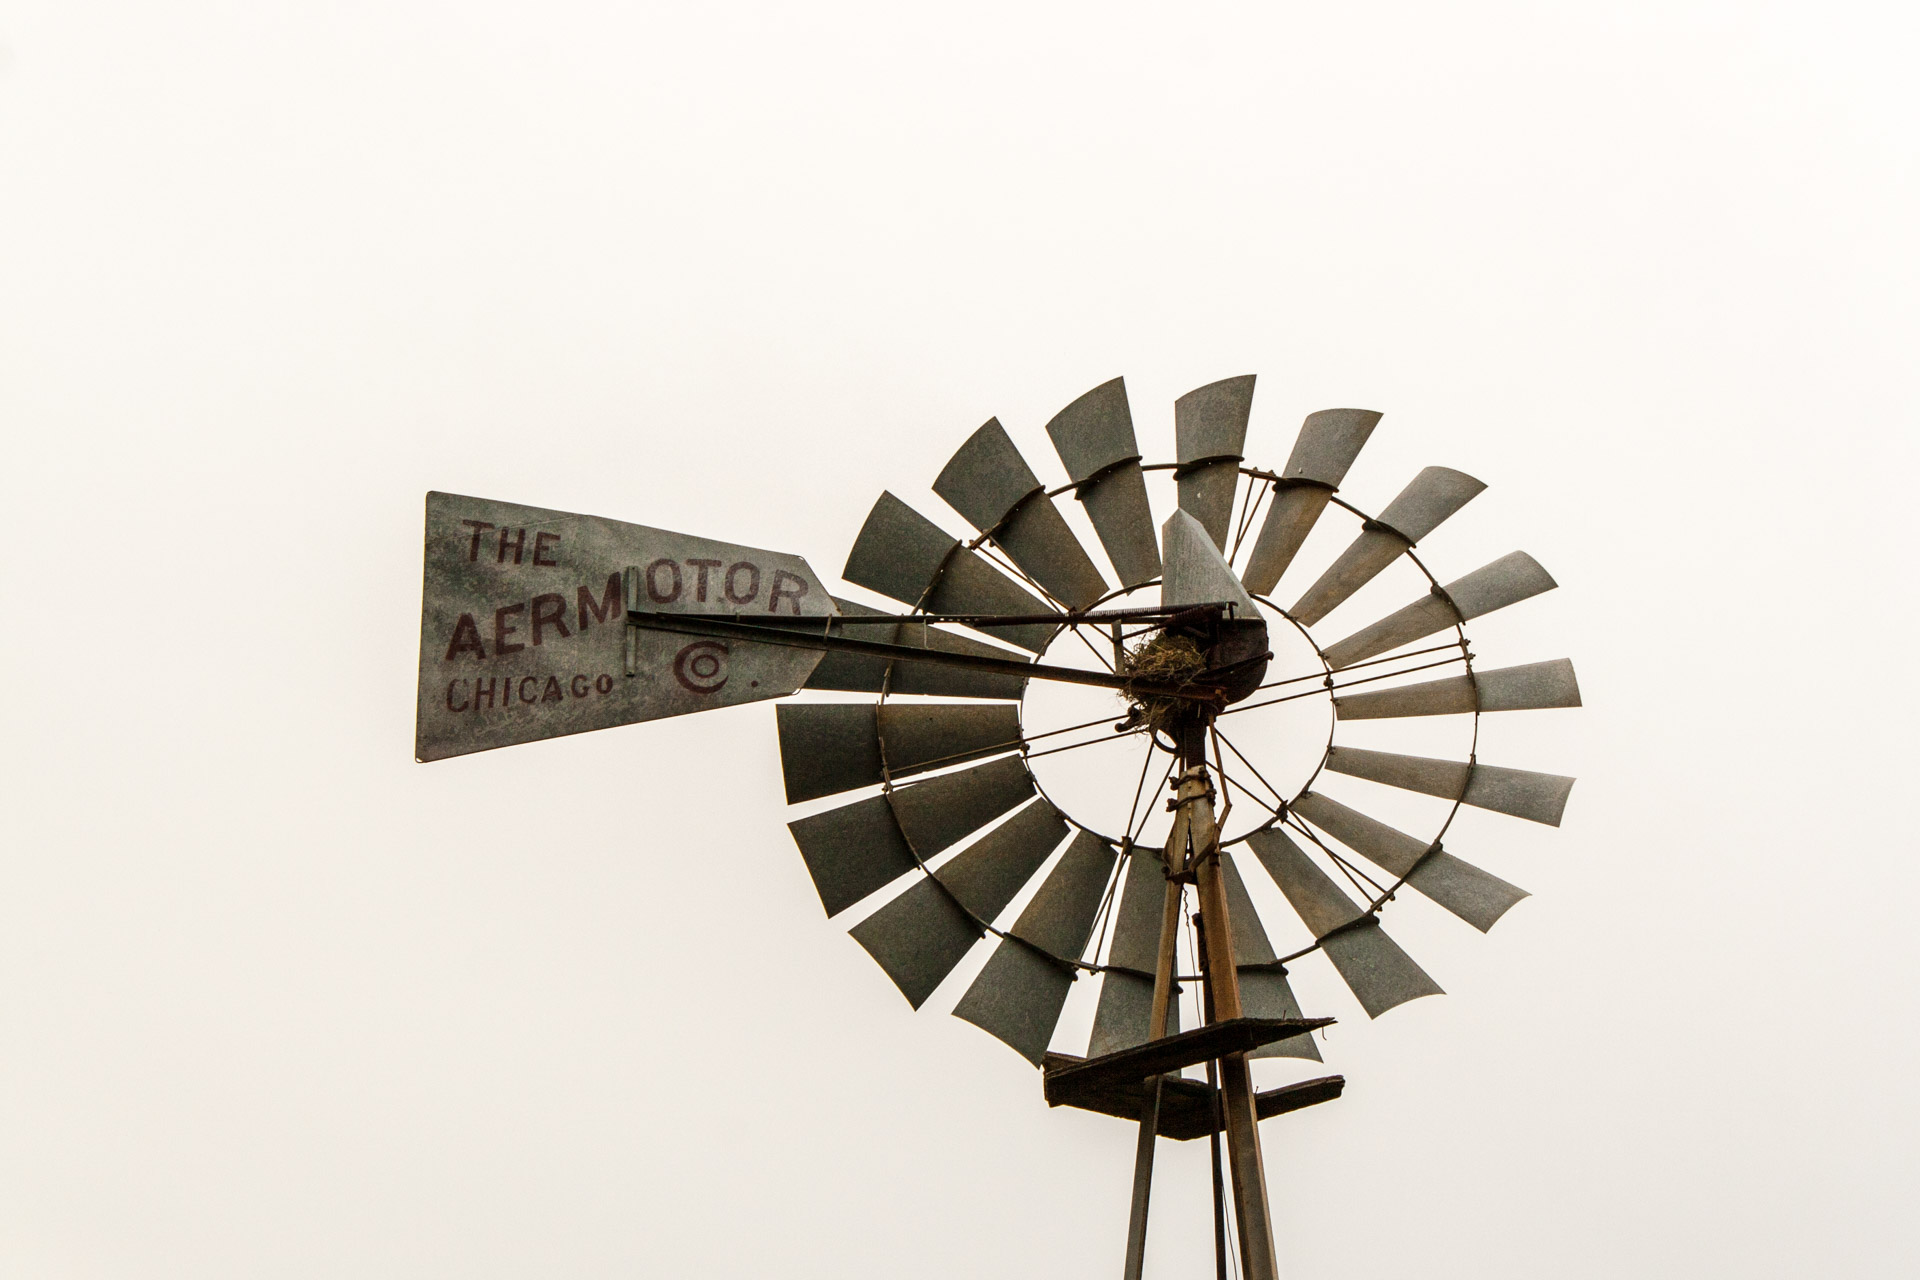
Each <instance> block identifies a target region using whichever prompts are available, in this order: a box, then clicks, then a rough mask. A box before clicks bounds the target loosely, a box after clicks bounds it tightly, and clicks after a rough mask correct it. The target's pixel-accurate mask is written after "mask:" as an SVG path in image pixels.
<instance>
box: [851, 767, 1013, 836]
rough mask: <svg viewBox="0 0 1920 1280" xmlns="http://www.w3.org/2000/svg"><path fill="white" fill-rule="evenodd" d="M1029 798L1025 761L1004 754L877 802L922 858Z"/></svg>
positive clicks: (912, 784)
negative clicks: (890, 813)
mask: <svg viewBox="0 0 1920 1280" xmlns="http://www.w3.org/2000/svg"><path fill="white" fill-rule="evenodd" d="M1033 794H1034V790H1033V776H1032V775H1031V774H1029V773H1028V772H1027V765H1026V761H1024V760H1022V759H1021V758H1020V757H1019V756H1008V757H1007V758H1005V759H1003V760H995V761H992V762H991V763H989V764H978V765H975V766H973V768H971V769H963V770H961V771H959V772H958V773H943V774H941V775H939V776H938V777H934V778H928V779H926V780H925V781H924V782H909V783H908V784H907V785H905V786H903V787H895V788H894V789H893V790H892V791H889V792H888V793H887V794H886V795H885V796H884V797H882V798H883V799H885V800H887V801H888V802H889V803H891V805H892V806H893V815H894V817H895V819H897V820H898V822H899V824H900V831H901V833H902V834H903V835H905V836H906V838H907V841H908V843H909V844H910V845H911V846H912V848H913V849H915V850H916V851H917V852H918V853H919V854H920V856H921V857H922V858H931V857H932V856H933V855H934V854H936V853H939V852H940V851H941V850H942V849H945V848H947V847H948V846H949V845H953V844H957V843H959V842H960V841H961V840H964V839H965V838H966V837H968V836H970V835H972V834H973V833H974V832H976V831H978V830H979V829H980V828H981V827H984V826H986V825H987V824H988V823H989V822H992V821H993V820H994V819H995V818H997V817H999V816H1000V815H1001V814H1003V813H1005V812H1006V811H1007V810H1009V809H1011V808H1013V807H1014V806H1016V805H1018V804H1021V803H1023V802H1024V801H1026V800H1027V799H1028V798H1029V797H1030V796H1032V795H1033Z"/></svg>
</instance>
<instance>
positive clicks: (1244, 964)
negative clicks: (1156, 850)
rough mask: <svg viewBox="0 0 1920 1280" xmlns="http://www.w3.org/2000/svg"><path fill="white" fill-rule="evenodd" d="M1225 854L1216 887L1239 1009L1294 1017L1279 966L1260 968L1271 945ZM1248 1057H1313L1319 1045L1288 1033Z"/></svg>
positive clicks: (1270, 956) (1269, 957)
mask: <svg viewBox="0 0 1920 1280" xmlns="http://www.w3.org/2000/svg"><path fill="white" fill-rule="evenodd" d="M1234 862H1235V860H1234V858H1233V857H1232V856H1231V855H1229V856H1227V857H1223V858H1221V859H1220V872H1221V881H1222V887H1223V888H1224V889H1225V890H1226V895H1227V918H1228V919H1229V920H1230V921H1231V922H1232V928H1233V961H1234V965H1235V967H1236V968H1237V969H1238V971H1239V972H1238V973H1237V975H1236V976H1237V977H1238V978H1239V982H1240V1013H1241V1015H1242V1016H1243V1017H1248V1018H1298V1017H1300V1016H1301V1015H1300V1002H1299V1001H1298V1000H1296V999H1295V998H1294V995H1293V988H1292V987H1290V986H1288V985H1287V975H1286V973H1285V971H1284V970H1281V969H1277V968H1273V969H1268V968H1262V967H1259V966H1264V965H1271V964H1272V963H1273V962H1274V960H1275V959H1277V957H1276V956H1275V955H1274V952H1273V944H1272V943H1271V942H1270V941H1268V939H1267V931H1266V928H1265V927H1264V926H1263V925H1262V924H1261V923H1260V913H1259V912H1258V911H1256V910H1255V909H1254V906H1253V899H1252V897H1250V896H1249V895H1248V893H1247V885H1246V881H1244V880H1242V879H1241V878H1240V869H1239V867H1237V866H1236V865H1235V864H1234ZM1247 1056H1248V1057H1249V1058H1308V1059H1311V1060H1312V1061H1314V1062H1319V1061H1320V1060H1321V1058H1320V1049H1319V1047H1318V1046H1317V1045H1315V1044H1314V1042H1313V1036H1312V1035H1311V1034H1310V1033H1308V1032H1302V1033H1301V1034H1299V1035H1297V1036H1289V1037H1287V1038H1286V1039H1285V1040H1275V1041H1273V1042H1272V1043H1270V1044H1265V1045H1262V1046H1261V1047H1260V1048H1258V1049H1255V1050H1254V1051H1253V1052H1251V1053H1249V1054H1248V1055H1247Z"/></svg>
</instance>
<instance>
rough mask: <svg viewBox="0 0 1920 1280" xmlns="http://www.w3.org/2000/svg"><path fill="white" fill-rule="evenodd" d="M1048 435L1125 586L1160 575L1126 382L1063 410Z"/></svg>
mask: <svg viewBox="0 0 1920 1280" xmlns="http://www.w3.org/2000/svg"><path fill="white" fill-rule="evenodd" d="M1047 435H1048V436H1049V437H1050V438H1051V439H1052V440H1053V447H1054V449H1055V451H1056V452H1058V453H1059V455H1060V462H1061V465H1063V466H1064V467H1066V469H1067V475H1068V477H1069V478H1070V479H1072V480H1073V482H1074V484H1075V485H1076V486H1077V487H1076V488H1075V490H1074V497H1076V498H1078V499H1079V500H1080V502H1081V504H1082V505H1083V506H1084V507H1085V508H1086V512H1087V518H1088V519H1089V520H1091V521H1092V522H1093V527H1094V531H1095V532H1096V533H1098V534H1099V535H1100V544H1101V546H1103V547H1105V548H1106V552H1107V559H1108V560H1109V561H1111V562H1112V564H1113V569H1114V572H1115V573H1116V574H1118V575H1119V577H1120V581H1121V583H1122V584H1123V585H1125V586H1129V587H1137V586H1139V585H1141V584H1142V583H1145V582H1151V581H1152V580H1153V579H1155V578H1157V577H1159V576H1160V548H1159V544H1158V543H1157V542H1156V541H1155V540H1154V536H1153V511H1152V508H1151V507H1150V506H1149V505H1148V503H1147V486H1146V479H1145V477H1144V476H1143V475H1142V474H1141V471H1140V446H1139V445H1138V444H1137V443H1136V442H1135V441H1134V436H1133V411H1132V410H1131V408H1129V407H1128V404H1127V387H1126V382H1125V380H1124V379H1121V378H1115V379H1113V380H1112V381H1110V382H1103V383H1101V384H1100V385H1099V386H1097V387H1095V388H1094V389H1093V390H1091V391H1089V392H1087V393H1086V394H1085V395H1083V396H1081V397H1080V398H1079V399H1078V400H1075V401H1074V402H1073V403H1072V404H1070V405H1068V406H1067V407H1066V408H1064V409H1062V410H1061V411H1060V412H1059V413H1058V414H1056V415H1054V419H1053V421H1051V422H1049V423H1048V424H1047Z"/></svg>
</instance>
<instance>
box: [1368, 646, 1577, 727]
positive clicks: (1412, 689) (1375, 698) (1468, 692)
mask: <svg viewBox="0 0 1920 1280" xmlns="http://www.w3.org/2000/svg"><path fill="white" fill-rule="evenodd" d="M1476 690H1477V693H1478V703H1479V709H1480V710H1481V711H1535V710H1540V709H1543V708H1548V707H1577V706H1579V705H1580V686H1579V684H1578V682H1576V681H1575V680H1574V677H1573V664H1572V663H1571V662H1568V661H1567V660H1566V659H1565V658H1556V659H1554V660H1553V661H1551V662H1530V663H1527V664H1526V665H1525V666H1519V667H1499V668H1496V669H1494V670H1492V671H1475V672H1474V673H1473V674H1472V675H1470V676H1449V677H1447V678H1446V679H1444V680H1428V681H1426V682H1424V683H1421V684H1409V685H1402V686H1401V687H1399V688H1397V689H1379V690H1375V691H1372V692H1369V693H1353V694H1347V695H1346V696H1344V697H1338V698H1335V699H1334V700H1333V713H1334V715H1335V716H1336V717H1337V718H1339V719H1341V720H1387V719H1394V718H1397V717H1401V716H1444V715H1457V714H1459V713H1461V712H1466V711H1472V710H1474V709H1475V697H1476Z"/></svg>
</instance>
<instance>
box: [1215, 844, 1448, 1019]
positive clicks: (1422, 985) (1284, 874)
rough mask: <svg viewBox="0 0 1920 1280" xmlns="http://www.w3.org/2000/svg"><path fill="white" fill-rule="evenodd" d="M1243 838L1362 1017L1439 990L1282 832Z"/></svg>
mask: <svg viewBox="0 0 1920 1280" xmlns="http://www.w3.org/2000/svg"><path fill="white" fill-rule="evenodd" d="M1247 844H1248V845H1249V846H1250V847H1251V848H1252V849H1253V852H1254V856H1255V857H1257V858H1259V859H1260V865H1261V866H1263V867H1265V868H1266V871H1267V874H1268V875H1270V876H1272V877H1273V882H1274V883H1275V884H1276V885H1278V886H1280V892H1282V893H1284V894H1285V895H1286V896H1287V901H1288V902H1290V903H1292V904H1293V909H1294V910H1295V911H1296V912H1297V913H1299V916H1300V919H1301V920H1302V921H1303V922H1304V923H1305V924H1306V926H1307V928H1308V929H1309V930H1310V931H1311V932H1312V933H1313V936H1314V937H1315V938H1317V939H1318V940H1319V941H1320V947H1321V950H1323V951H1325V952H1326V953H1327V959H1328V960H1329V961H1331V962H1332V964H1333V967H1334V970H1335V972H1337V973H1338V974H1339V975H1340V980H1341V981H1342V982H1345V983H1346V984H1347V988H1348V990H1350V991H1352V992H1353V994H1354V998H1355V999H1357V1000H1359V1001H1360V1007H1361V1008H1363V1009H1365V1010H1366V1011H1367V1016H1368V1017H1370V1018H1377V1017H1379V1016H1380V1015H1381V1014H1383V1013H1385V1012H1386V1011H1387V1010H1388V1009H1391V1008H1393V1007H1394V1006H1395V1005H1400V1004H1405V1003H1406V1002H1407V1001H1409V1000H1417V999H1419V998H1420V997H1421V996H1433V995H1440V994H1442V992H1441V990H1440V985H1439V984H1438V983H1436V982H1435V981H1434V980H1433V979H1432V978H1430V977H1428V976H1427V974H1426V971H1425V970H1423V969H1421V968H1420V966H1419V965H1417V964H1415V963H1414V962H1413V959H1412V957H1410V956H1408V955H1407V953H1406V952H1404V951H1402V950H1401V949H1400V947H1399V945H1398V944H1397V943H1395V942H1394V940H1393V939H1392V938H1389V937H1388V936H1387V934H1386V932H1385V931H1384V930H1383V929H1381V928H1380V924H1379V922H1378V921H1377V920H1375V919H1373V918H1372V917H1371V916H1367V915H1365V913H1363V912H1362V911H1361V910H1360V908H1359V907H1357V906H1355V905H1354V904H1353V902H1352V901H1351V900H1349V899H1348V897H1347V895H1346V894H1345V893H1344V892H1343V891H1342V890H1341V888H1340V886H1339V885H1337V884H1335V883H1334V882H1333V878H1332V877H1331V876H1329V875H1327V873H1326V872H1324V871H1322V870H1321V869H1320V868H1319V867H1317V866H1315V865H1314V863H1313V860H1312V859H1311V858H1309V857H1307V855H1306V854H1305V853H1304V852H1302V851H1301V849H1300V846H1299V845H1297V844H1295V843H1294V842H1293V840H1292V839H1291V838H1290V837H1289V836H1288V835H1287V834H1286V833H1285V832H1283V831H1280V830H1278V829H1275V828H1271V827H1269V828H1267V829H1265V830H1262V831H1256V832H1254V833H1253V834H1252V835H1250V836H1248V838H1247Z"/></svg>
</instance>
